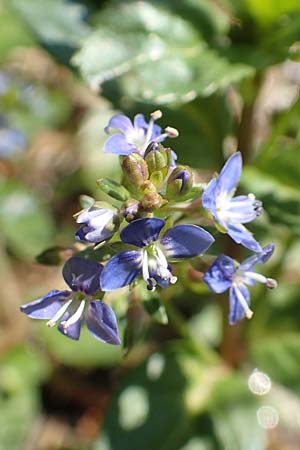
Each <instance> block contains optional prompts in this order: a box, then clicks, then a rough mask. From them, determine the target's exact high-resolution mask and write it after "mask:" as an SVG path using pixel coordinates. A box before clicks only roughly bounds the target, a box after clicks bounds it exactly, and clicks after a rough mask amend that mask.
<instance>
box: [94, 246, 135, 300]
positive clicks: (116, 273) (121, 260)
mask: <svg viewBox="0 0 300 450" xmlns="http://www.w3.org/2000/svg"><path fill="white" fill-rule="evenodd" d="M141 270H142V252H141V251H140V250H139V251H133V250H129V251H125V252H121V253H118V254H117V255H115V256H113V257H112V258H111V259H110V260H109V261H108V263H107V264H106V266H105V267H104V269H103V271H102V274H101V287H102V291H114V290H115V289H119V288H122V287H124V286H128V284H130V283H132V282H133V280H134V279H135V278H136V277H137V276H138V275H139V274H140V273H141Z"/></svg>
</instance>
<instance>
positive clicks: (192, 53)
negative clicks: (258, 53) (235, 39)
mask: <svg viewBox="0 0 300 450" xmlns="http://www.w3.org/2000/svg"><path fill="white" fill-rule="evenodd" d="M108 24H109V25H108ZM170 24H171V27H172V31H171V33H170ZM112 48H113V49H114V51H113V52H112V51H111V49H112ZM99 54H101V55H102V56H101V58H98V56H97V55H99ZM73 63H74V64H75V65H76V66H78V67H79V68H80V70H81V73H82V75H83V77H84V78H85V79H86V80H87V81H88V82H89V83H90V84H91V85H93V86H95V87H97V86H99V85H101V84H102V83H104V82H105V81H108V80H112V79H114V78H118V77H121V87H122V88H123V90H124V91H125V92H126V94H127V95H129V96H130V97H132V98H134V99H138V100H141V101H143V102H150V103H156V104H168V103H185V102H189V101H191V100H193V99H194V98H195V97H197V96H198V95H201V96H208V95H211V94H212V93H214V92H216V91H217V90H219V89H222V88H225V87H227V86H228V85H230V84H231V83H234V82H237V81H240V80H241V79H243V78H245V77H249V76H252V75H253V73H254V70H253V69H252V67H250V66H248V65H247V64H231V63H230V62H229V61H228V60H227V59H226V58H224V57H221V56H220V55H219V54H218V53H217V51H215V50H212V49H209V48H208V46H207V44H206V43H205V41H204V40H203V39H202V37H201V33H200V32H199V30H198V29H197V28H195V27H194V26H193V24H192V23H191V22H189V21H187V20H184V19H183V18H182V17H181V16H179V15H176V14H174V12H172V10H168V9H166V8H165V7H164V6H163V5H162V4H159V3H156V2H139V3H136V2H133V3H132V2H121V3H120V4H119V7H118V8H116V7H115V6H114V7H113V8H107V9H106V10H105V11H103V13H102V14H101V20H100V23H99V26H98V29H97V30H96V31H94V32H93V33H92V34H91V35H90V36H89V37H88V38H87V39H85V40H84V41H83V43H82V47H81V49H80V50H79V52H78V53H77V54H76V55H75V56H74V57H73Z"/></svg>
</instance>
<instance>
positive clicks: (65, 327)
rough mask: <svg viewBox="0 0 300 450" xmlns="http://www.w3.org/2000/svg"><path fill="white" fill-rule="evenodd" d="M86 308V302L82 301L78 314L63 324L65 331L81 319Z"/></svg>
mask: <svg viewBox="0 0 300 450" xmlns="http://www.w3.org/2000/svg"><path fill="white" fill-rule="evenodd" d="M84 307H85V300H81V302H80V305H79V306H78V308H77V310H76V312H75V313H74V314H73V315H72V316H71V317H70V318H69V319H68V320H65V321H64V322H61V326H62V327H63V329H64V330H66V329H67V328H68V327H69V326H70V325H73V324H74V323H76V322H77V321H78V320H79V319H80V317H81V316H82V313H83V310H84ZM65 332H66V331H65Z"/></svg>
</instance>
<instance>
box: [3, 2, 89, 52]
mask: <svg viewBox="0 0 300 450" xmlns="http://www.w3.org/2000/svg"><path fill="white" fill-rule="evenodd" d="M11 3H12V5H13V6H14V8H15V10H16V11H17V12H18V13H19V14H20V16H21V17H22V18H23V20H24V21H25V22H26V23H27V24H28V25H29V26H30V27H31V29H32V30H33V31H34V32H35V33H36V34H37V36H38V37H39V38H40V39H41V41H42V42H44V43H48V44H51V45H57V46H58V45H63V46H70V47H76V46H77V44H78V42H79V40H80V39H82V38H83V37H84V36H86V34H87V33H88V32H89V26H88V25H87V24H86V23H85V22H83V20H82V16H83V14H84V13H85V8H84V7H83V6H81V5H80V4H76V5H75V4H70V3H69V2H67V1H65V0H43V2H36V1H35V0H12V1H11Z"/></svg>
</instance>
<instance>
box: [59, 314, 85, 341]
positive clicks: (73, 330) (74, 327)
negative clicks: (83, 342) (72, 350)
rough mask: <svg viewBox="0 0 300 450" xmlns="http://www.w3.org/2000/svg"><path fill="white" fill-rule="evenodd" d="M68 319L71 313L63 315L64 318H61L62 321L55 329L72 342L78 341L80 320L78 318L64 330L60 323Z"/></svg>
mask: <svg viewBox="0 0 300 450" xmlns="http://www.w3.org/2000/svg"><path fill="white" fill-rule="evenodd" d="M70 317H71V313H70V312H68V311H67V312H66V314H64V316H63V317H62V320H61V321H60V323H59V324H58V327H57V328H58V330H59V331H60V332H61V333H62V334H63V335H64V336H67V337H68V338H70V339H74V341H78V339H79V338H80V331H81V325H82V318H81V317H79V318H78V320H77V321H76V322H74V323H72V324H71V325H69V326H68V327H67V328H64V327H63V326H62V322H64V321H67V320H68V319H69V318H70Z"/></svg>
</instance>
